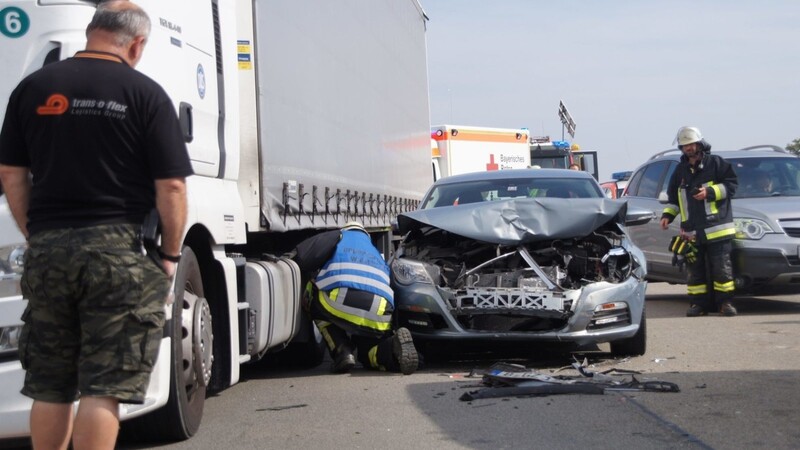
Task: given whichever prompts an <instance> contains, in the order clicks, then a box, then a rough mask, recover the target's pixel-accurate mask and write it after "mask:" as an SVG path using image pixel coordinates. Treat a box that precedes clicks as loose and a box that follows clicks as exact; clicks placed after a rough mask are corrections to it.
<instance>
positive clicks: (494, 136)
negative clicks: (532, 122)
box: [431, 125, 531, 179]
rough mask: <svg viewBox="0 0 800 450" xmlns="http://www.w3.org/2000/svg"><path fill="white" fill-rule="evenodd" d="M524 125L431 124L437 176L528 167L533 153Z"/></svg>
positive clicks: (433, 156) (434, 167)
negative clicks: (510, 126) (502, 126)
mask: <svg viewBox="0 0 800 450" xmlns="http://www.w3.org/2000/svg"><path fill="white" fill-rule="evenodd" d="M528 134H529V133H528V130H527V129H525V128H489V127H470V126H457V125H439V126H434V127H431V139H432V140H433V141H434V142H435V143H436V148H432V149H431V150H432V154H431V156H432V160H433V170H434V178H435V179H439V178H441V177H446V176H449V175H458V174H462V173H469V172H482V171H486V170H505V169H525V168H527V167H528V166H530V161H531V154H530V147H529V145H528Z"/></svg>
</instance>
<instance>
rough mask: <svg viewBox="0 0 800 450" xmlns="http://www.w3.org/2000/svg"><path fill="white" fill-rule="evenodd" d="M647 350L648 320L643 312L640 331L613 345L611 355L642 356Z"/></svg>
mask: <svg viewBox="0 0 800 450" xmlns="http://www.w3.org/2000/svg"><path fill="white" fill-rule="evenodd" d="M646 350H647V318H646V317H645V315H644V311H642V323H641V324H640V325H639V331H637V332H636V334H634V335H633V336H631V337H629V338H627V339H621V340H619V341H614V342H612V343H611V354H612V355H614V356H620V357H625V356H641V355H644V353H645V351H646Z"/></svg>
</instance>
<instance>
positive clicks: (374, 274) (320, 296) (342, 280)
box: [293, 222, 419, 375]
mask: <svg viewBox="0 0 800 450" xmlns="http://www.w3.org/2000/svg"><path fill="white" fill-rule="evenodd" d="M293 259H294V260H295V262H297V265H298V266H299V267H300V270H301V272H302V274H303V279H304V280H309V281H308V282H307V283H306V284H305V286H306V287H305V292H304V293H303V306H304V309H305V310H306V311H307V312H308V313H309V314H310V316H311V318H312V319H313V320H314V323H315V324H316V325H317V328H319V331H320V333H321V334H322V336H323V337H324V339H325V342H326V344H327V346H328V350H329V351H330V354H331V358H333V365H332V367H331V370H332V371H333V372H335V373H347V372H349V371H350V369H352V368H353V367H355V364H356V355H357V356H358V360H359V362H361V364H362V365H363V366H364V367H367V368H370V369H375V370H387V371H392V372H402V373H403V374H405V375H408V374H411V373H413V372H414V371H415V370H417V366H418V364H419V358H418V356H417V351H416V349H415V348H414V342H413V341H412V339H411V332H410V331H408V329H406V328H398V329H397V330H392V313H393V312H394V300H393V293H392V288H391V287H390V286H389V267H388V266H387V265H386V262H385V261H384V260H383V257H382V256H381V254H380V253H379V252H378V250H377V249H376V248H375V247H374V246H373V245H372V241H371V240H370V238H369V234H368V233H367V231H366V230H365V229H364V226H363V225H361V224H360V223H358V222H348V223H347V224H345V226H344V227H343V228H342V229H341V231H340V230H331V231H327V232H324V233H320V234H318V235H315V236H313V237H311V238H308V239H306V240H305V241H303V242H301V243H300V244H298V246H297V247H296V248H295V250H294V255H293Z"/></svg>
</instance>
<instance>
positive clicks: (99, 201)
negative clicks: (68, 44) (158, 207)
mask: <svg viewBox="0 0 800 450" xmlns="http://www.w3.org/2000/svg"><path fill="white" fill-rule="evenodd" d="M0 164H5V165H9V166H21V167H29V168H30V171H31V174H32V175H33V187H32V189H31V198H30V205H29V210H28V230H29V232H30V233H31V234H34V233H36V232H37V231H42V230H47V229H54V228H67V227H75V228H77V227H85V226H92V225H101V224H109V223H141V222H142V220H143V219H144V216H145V214H146V213H147V212H148V211H150V210H151V209H153V208H154V207H155V183H154V180H156V179H165V178H179V177H186V176H189V175H191V174H192V173H193V171H192V166H191V163H190V161H189V156H188V153H187V151H186V144H185V143H184V140H183V136H182V133H181V130H180V125H179V123H178V118H177V116H176V114H175V108H174V107H173V105H172V102H171V101H170V99H169V97H168V96H167V94H166V92H164V90H163V89H162V88H161V86H159V85H158V84H157V83H156V82H155V81H153V80H151V79H150V78H148V77H147V76H145V75H144V74H142V73H140V72H137V71H136V70H134V69H132V68H131V67H130V66H128V65H127V64H125V63H124V62H122V61H121V60H120V59H119V58H118V57H116V56H115V55H110V54H106V53H99V52H79V53H78V54H77V55H76V56H75V57H74V58H70V59H67V60H65V61H61V62H58V63H55V64H51V65H48V66H45V67H43V68H42V69H40V70H38V71H37V72H34V73H33V74H31V75H30V76H28V77H27V78H25V79H24V80H23V81H22V82H21V83H20V84H19V85H18V86H17V87H16V89H14V91H13V92H12V93H11V97H10V99H9V103H8V109H7V110H6V117H5V121H4V122H3V128H2V132H0Z"/></svg>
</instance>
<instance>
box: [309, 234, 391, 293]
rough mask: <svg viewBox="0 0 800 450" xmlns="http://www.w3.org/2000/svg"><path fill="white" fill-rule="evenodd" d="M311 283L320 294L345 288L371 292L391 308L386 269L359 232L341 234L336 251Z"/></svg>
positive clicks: (378, 254)
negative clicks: (386, 301)
mask: <svg viewBox="0 0 800 450" xmlns="http://www.w3.org/2000/svg"><path fill="white" fill-rule="evenodd" d="M315 283H316V285H317V287H318V288H319V289H320V290H323V291H331V290H333V289H336V288H340V287H347V288H353V289H358V290H361V291H366V292H371V293H373V294H375V295H379V296H381V297H384V298H385V299H386V300H388V301H389V302H390V303H391V304H392V305H394V295H393V292H392V288H391V287H390V286H389V266H387V265H386V262H385V261H384V260H383V257H382V256H381V254H380V253H379V252H378V250H377V249H376V248H375V246H373V245H372V242H371V241H370V239H369V236H368V235H367V234H366V233H364V232H362V231H355V230H347V231H342V239H341V240H340V241H339V243H338V244H337V245H336V251H334V252H333V256H332V257H331V259H330V260H329V261H328V262H327V263H326V264H325V265H324V266H323V267H322V270H320V272H319V274H318V275H317V277H316V280H315Z"/></svg>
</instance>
